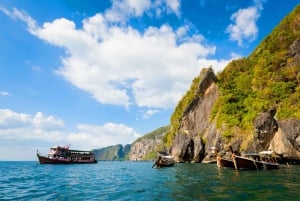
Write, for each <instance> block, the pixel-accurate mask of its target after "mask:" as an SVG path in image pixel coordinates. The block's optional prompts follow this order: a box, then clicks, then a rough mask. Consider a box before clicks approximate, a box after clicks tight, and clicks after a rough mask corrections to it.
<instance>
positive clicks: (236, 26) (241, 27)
mask: <svg viewBox="0 0 300 201" xmlns="http://www.w3.org/2000/svg"><path fill="white" fill-rule="evenodd" d="M262 9H263V7H262V4H261V3H260V2H259V1H255V5H254V6H251V7H248V8H245V9H239V10H238V11H237V12H236V13H234V14H232V16H231V20H232V21H233V23H232V24H230V25H228V27H227V30H226V31H227V32H228V33H229V35H230V39H231V40H233V41H237V42H238V44H239V45H240V46H241V45H243V43H244V41H249V42H251V41H253V40H255V39H256V37H257V34H258V28H257V25H256V21H257V20H258V18H259V17H260V12H261V10H262Z"/></svg>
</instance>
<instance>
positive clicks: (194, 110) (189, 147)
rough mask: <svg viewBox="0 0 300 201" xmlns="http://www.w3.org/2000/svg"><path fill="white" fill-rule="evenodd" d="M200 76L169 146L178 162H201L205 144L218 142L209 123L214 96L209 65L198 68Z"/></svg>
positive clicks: (205, 147)
mask: <svg viewBox="0 0 300 201" xmlns="http://www.w3.org/2000/svg"><path fill="white" fill-rule="evenodd" d="M200 77H201V78H202V79H201V80H200V81H199V85H198V88H197V90H196V91H197V92H196V93H197V96H196V95H195V98H194V99H193V100H192V101H191V103H190V104H189V105H188V106H187V108H186V109H185V110H184V113H183V116H182V121H181V124H180V128H179V131H178V132H177V134H176V135H175V138H174V141H173V143H172V147H171V152H172V155H173V156H174V157H175V159H176V160H177V161H179V162H201V161H202V160H203V158H204V157H205V154H206V153H207V152H208V149H209V146H210V145H215V144H216V143H217V142H219V140H218V134H217V131H216V129H215V125H214V123H211V122H209V115H210V112H211V111H212V107H213V104H214V103H215V101H216V99H217V98H218V87H217V85H216V83H215V81H216V76H215V74H214V72H213V70H212V69H211V68H209V69H204V70H202V72H201V74H200ZM212 136H214V137H212ZM204 139H206V140H208V141H206V143H205V142H204ZM204 144H206V145H207V146H204Z"/></svg>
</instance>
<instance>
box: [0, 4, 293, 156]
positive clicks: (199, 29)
mask: <svg viewBox="0 0 300 201" xmlns="http://www.w3.org/2000/svg"><path fill="white" fill-rule="evenodd" d="M297 4H298V0H287V1H274V0H273V1H272V0H243V1H241V0H84V1H82V0H43V1H36V0H26V1H18V0H10V1H4V0H0V21H1V25H0V48H1V49H0V52H1V54H0V160H37V159H36V156H35V153H36V149H37V148H38V149H39V150H40V152H42V153H47V151H48V149H49V148H50V147H51V146H54V145H66V144H71V147H72V148H76V149H85V150H90V149H94V148H100V147H105V146H109V145H115V144H127V143H131V142H133V141H134V140H135V139H136V138H137V137H140V136H142V135H144V134H146V133H148V132H150V131H152V130H154V129H156V128H159V127H161V126H165V125H168V124H169V120H170V115H171V114H172V112H173V110H174V107H175V106H176V104H177V102H178V100H180V98H181V97H182V96H183V95H184V93H185V92H186V91H187V90H188V88H189V86H190V84H191V82H192V80H193V78H195V77H196V76H197V75H198V74H199V73H200V71H201V69H202V68H204V67H209V66H212V67H213V69H214V71H215V72H219V71H222V69H224V67H225V66H226V65H227V64H228V62H229V61H231V60H232V59H234V58H238V57H246V56H248V55H249V54H250V53H251V52H252V51H253V50H254V48H255V47H256V46H257V45H258V44H259V43H260V41H261V40H262V39H263V38H264V37H266V36H267V35H268V34H269V33H270V32H271V31H272V29H273V28H274V27H275V26H276V25H277V24H278V23H279V22H280V21H281V20H282V18H283V17H284V16H286V15H287V14H288V13H289V12H291V11H292V10H293V8H294V7H295V6H296V5H297Z"/></svg>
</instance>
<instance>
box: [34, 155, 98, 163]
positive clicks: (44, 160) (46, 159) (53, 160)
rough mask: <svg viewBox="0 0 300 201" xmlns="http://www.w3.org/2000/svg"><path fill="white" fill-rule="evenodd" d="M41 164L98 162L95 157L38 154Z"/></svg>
mask: <svg viewBox="0 0 300 201" xmlns="http://www.w3.org/2000/svg"><path fill="white" fill-rule="evenodd" d="M37 157H38V159H39V162H40V164H90V163H97V160H95V159H89V160H71V159H65V158H49V157H46V156H41V155H39V154H37Z"/></svg>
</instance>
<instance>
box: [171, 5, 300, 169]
mask: <svg viewBox="0 0 300 201" xmlns="http://www.w3.org/2000/svg"><path fill="white" fill-rule="evenodd" d="M299 18H300V6H298V7H296V8H295V9H294V11H293V12H291V14H290V15H288V16H287V17H286V18H285V19H284V20H283V21H282V22H281V23H280V24H279V25H278V26H277V27H276V28H275V29H274V30H273V31H272V33H271V34H270V35H269V36H267V37H266V38H265V39H264V40H263V41H262V43H261V44H260V45H259V46H258V47H257V48H256V49H255V51H254V52H253V53H252V54H251V55H250V56H249V57H247V58H243V59H239V60H236V61H232V62H231V63H230V64H229V65H228V66H227V67H226V68H225V69H224V71H223V72H221V73H219V74H218V76H216V75H215V74H214V72H213V70H212V69H211V68H207V69H203V70H202V71H201V73H200V75H199V76H198V77H196V78H195V79H194V81H193V83H192V85H191V88H190V90H189V91H188V92H187V93H186V95H185V96H184V97H183V98H182V100H181V101H180V102H179V103H178V105H177V107H176V108H175V110H174V112H173V114H172V117H171V127H170V131H169V132H168V133H167V134H166V137H165V144H166V145H168V146H169V148H170V151H171V154H172V155H173V156H174V157H175V159H176V160H177V161H178V162H201V161H206V160H210V159H211V158H212V157H213V154H212V150H211V149H212V148H214V149H215V150H217V151H220V152H226V151H228V147H229V145H231V146H232V147H233V149H234V150H237V151H239V152H252V151H256V152H257V151H262V150H273V151H274V152H275V153H276V154H277V156H278V157H279V159H280V161H282V162H285V161H287V162H292V163H298V162H299V161H300V130H299V129H300V109H299V108H300V59H299V58H300V21H299Z"/></svg>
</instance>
